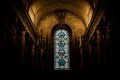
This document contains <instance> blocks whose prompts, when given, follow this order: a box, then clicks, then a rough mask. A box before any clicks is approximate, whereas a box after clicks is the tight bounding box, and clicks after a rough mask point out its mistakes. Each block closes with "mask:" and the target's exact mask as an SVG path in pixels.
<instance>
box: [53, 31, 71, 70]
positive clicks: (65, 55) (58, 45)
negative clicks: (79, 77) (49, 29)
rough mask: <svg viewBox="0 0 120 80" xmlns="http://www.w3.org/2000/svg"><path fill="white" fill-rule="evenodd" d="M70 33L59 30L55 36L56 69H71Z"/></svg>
mask: <svg viewBox="0 0 120 80" xmlns="http://www.w3.org/2000/svg"><path fill="white" fill-rule="evenodd" d="M69 55H70V52H69V33H68V31H67V30H64V29H59V30H57V31H56V32H55V34H54V69H55V70H69V69H70V56H69Z"/></svg>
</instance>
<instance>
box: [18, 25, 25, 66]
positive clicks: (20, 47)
mask: <svg viewBox="0 0 120 80" xmlns="http://www.w3.org/2000/svg"><path fill="white" fill-rule="evenodd" d="M18 27H19V26H18ZM25 33H26V30H25V28H24V27H19V29H18V38H17V39H18V57H19V64H20V65H21V66H24V46H25Z"/></svg>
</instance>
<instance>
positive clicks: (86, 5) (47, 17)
mask: <svg viewBox="0 0 120 80" xmlns="http://www.w3.org/2000/svg"><path fill="white" fill-rule="evenodd" d="M102 1H103V0H102ZM102 1H100V0H23V1H22V4H23V6H22V7H23V8H24V10H25V12H26V13H27V16H28V17H29V20H30V22H31V24H32V27H33V29H34V30H35V32H36V33H37V34H38V35H41V34H42V35H46V34H49V35H50V34H51V30H52V28H53V27H54V26H55V25H56V24H59V23H60V16H61V15H62V16H63V18H64V19H63V23H64V24H67V25H68V26H69V27H70V28H71V29H72V33H73V35H76V36H82V35H84V34H85V33H86V32H87V31H88V30H89V28H90V25H91V23H92V22H94V21H93V19H95V17H94V16H97V14H98V15H99V16H100V15H101V12H100V11H102V9H103V5H101V4H100V2H102ZM102 4H103V3H102ZM100 6H102V8H100ZM99 9H100V11H99ZM103 12H104V9H103ZM56 13H57V14H56ZM18 15H20V13H19V11H18ZM19 17H20V18H21V16H19ZM97 18H99V19H98V20H96V21H98V22H99V20H100V17H98V16H97ZM21 20H22V22H23V23H24V24H25V21H23V20H24V19H22V18H21ZM98 22H95V23H98ZM76 32H77V33H76Z"/></svg>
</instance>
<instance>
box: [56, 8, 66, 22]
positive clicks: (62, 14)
mask: <svg viewBox="0 0 120 80" xmlns="http://www.w3.org/2000/svg"><path fill="white" fill-rule="evenodd" d="M56 15H57V16H58V23H59V24H64V19H65V16H66V10H56Z"/></svg>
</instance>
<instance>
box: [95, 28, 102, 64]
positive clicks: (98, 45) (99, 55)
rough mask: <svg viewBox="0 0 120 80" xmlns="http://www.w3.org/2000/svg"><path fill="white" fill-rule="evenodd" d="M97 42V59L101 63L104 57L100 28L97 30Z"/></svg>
mask: <svg viewBox="0 0 120 80" xmlns="http://www.w3.org/2000/svg"><path fill="white" fill-rule="evenodd" d="M96 39H97V40H96V43H97V46H96V47H97V61H98V64H101V59H102V49H101V31H100V30H99V29H97V30H96Z"/></svg>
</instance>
